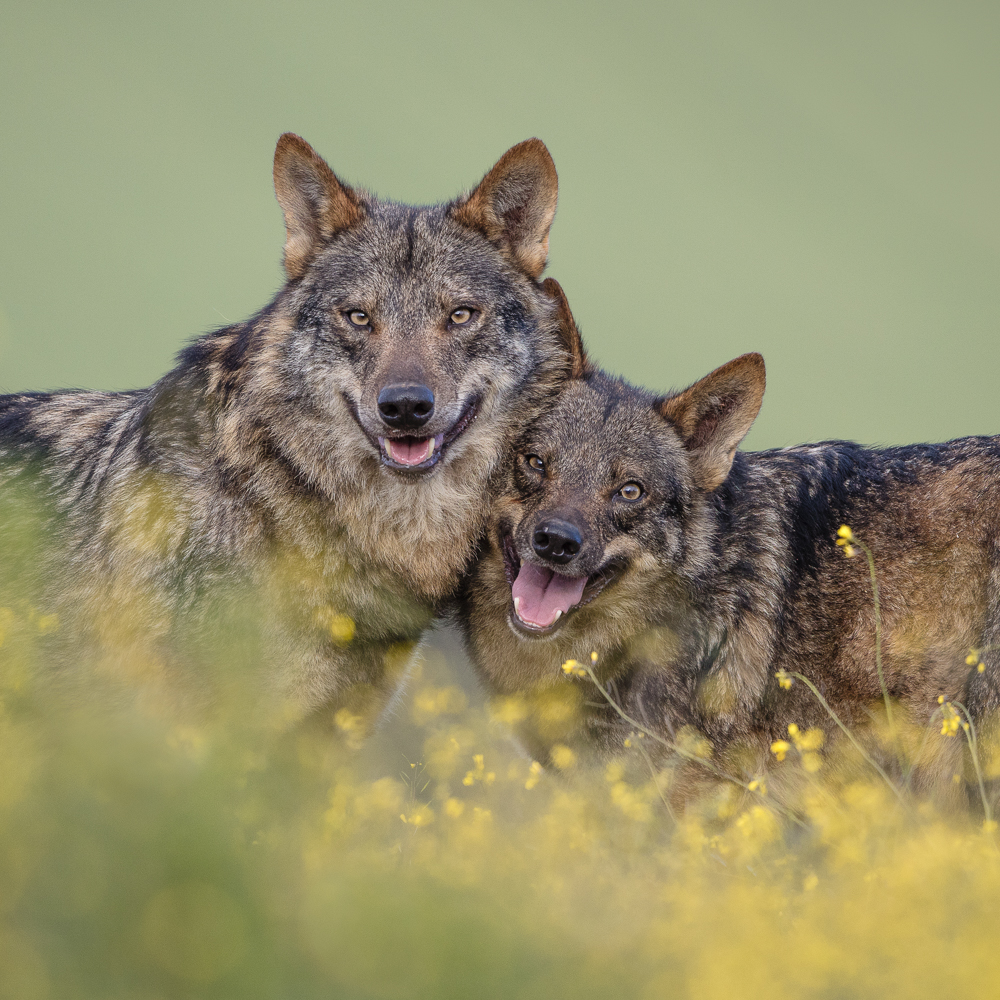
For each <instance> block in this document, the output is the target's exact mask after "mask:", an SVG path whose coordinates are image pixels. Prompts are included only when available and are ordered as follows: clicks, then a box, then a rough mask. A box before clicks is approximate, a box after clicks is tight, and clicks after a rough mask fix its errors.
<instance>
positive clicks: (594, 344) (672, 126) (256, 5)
mask: <svg viewBox="0 0 1000 1000" xmlns="http://www.w3.org/2000/svg"><path fill="white" fill-rule="evenodd" d="M998 37H1000V9H997V8H996V7H995V6H994V5H991V4H985V3H974V2H958V3H944V2H927V3H913V4H908V5H901V4H895V3H890V2H887V0H877V2H875V3H860V2H857V3H856V2H853V0H850V2H844V3H839V4H835V5H820V4H801V3H800V4H795V3H791V2H786V3H759V4H739V3H733V2H720V3H703V4H694V3H664V4H651V3H650V4H644V5H643V4H637V5H632V6H622V5H615V4H610V3H589V4H569V3H563V2H554V3H549V4H544V5H540V4H528V3H520V2H499V3H492V4H486V3H478V2H471V3H469V2H467V3H455V2H452V3H449V2H444V0H432V2H428V3H415V4H402V3H399V2H391V3H390V2H372V3H365V4H341V3H336V2H325V3H321V2H318V0H303V2H291V3H288V4H283V5H279V4H273V3H264V2H258V0H250V2H247V3H240V4H237V3H233V2H230V0H218V2H215V3H212V4H209V5H205V4H195V3H191V2H188V0H178V2H175V3H173V4H169V5H156V6H154V5H136V4H125V3H112V2H102V0H94V2H90V3H86V4H69V3H57V2H52V0H41V2H38V3H34V4H28V3H24V2H12V3H9V4H8V5H6V6H5V8H4V9H3V11H0V88H2V91H0V92H2V95H3V98H2V101H0V107H2V110H0V123H2V127H3V141H2V142H0V177H2V179H3V184H2V186H0V234H2V237H3V238H2V239H0V392H9V391H14V390H22V389H43V388H56V387H60V386H82V387H92V388H102V389H117V388H131V387H136V386H141V385H145V384H148V383H150V382H152V381H153V380H155V379H156V378H158V377H159V376H160V375H161V374H162V373H164V372H165V371H166V370H167V369H168V368H169V367H170V365H171V363H172V358H173V356H174V355H175V353H176V352H177V351H178V350H179V349H180V348H181V347H182V346H183V345H184V344H185V343H186V342H187V341H188V340H189V339H190V338H192V337H194V336H196V335H198V334H199V333H201V332H204V331H206V330H209V329H212V328H214V327H217V326H221V325H224V324H226V323H228V322H230V321H235V320H239V319H242V318H244V317H246V316H247V315H249V314H250V313H251V312H253V311H255V310H256V309H258V308H259V307H261V306H262V305H264V304H265V303H266V302H267V301H268V300H269V299H270V297H271V295H272V294H273V293H274V291H275V290H276V289H277V288H278V287H279V285H280V283H281V281H282V273H281V267H280V257H281V246H282V242H283V228H282V223H281V215H280V211H279V209H278V207H277V204H276V203H275V201H274V196H273V191H272V189H271V177H270V169H271V157H272V155H273V149H274V143H275V140H276V139H277V137H278V135H279V134H280V133H282V132H284V131H295V132H298V133H299V134H301V135H302V136H303V137H305V138H306V139H307V140H308V141H309V142H310V143H311V144H312V145H313V146H314V147H315V148H316V149H317V150H318V151H319V152H320V153H321V154H322V155H323V156H325V157H326V158H327V160H328V161H329V162H330V164H331V166H332V167H333V168H334V170H335V171H337V172H338V174H339V175H340V176H342V177H343V178H344V179H346V180H348V181H350V182H351V183H355V184H358V185H360V186H365V187H368V188H370V189H373V190H375V191H377V192H378V193H379V194H381V195H384V196H388V197H392V198H397V199H399V200H402V201H408V202H415V203H428V202H433V201H440V200H444V199H447V198H450V197H452V196H454V195H456V194H457V193H459V192H460V191H462V190H463V189H467V188H469V187H471V186H472V185H473V184H474V183H475V182H476V181H477V180H478V179H479V178H480V177H481V176H482V174H483V173H484V172H485V171H486V170H487V169H488V168H489V167H490V165H491V164H492V163H493V162H494V161H495V160H496V159H498V158H499V156H500V155H501V154H502V153H503V152H504V151H505V150H506V149H507V148H508V147H509V146H511V145H513V144H514V143H516V142H518V141H520V140H522V139H524V138H527V137H528V136H532V135H537V136H539V137H540V138H542V139H543V140H544V141H545V142H546V144H547V145H548V147H549V149H550V150H551V152H552V155H553V157H554V159H555V162H556V166H557V168H558V170H559V174H560V204H559V210H558V214H557V218H556V222H555V226H554V228H553V232H552V240H551V257H550V267H549V272H548V273H550V274H552V275H553V276H555V277H557V278H558V279H559V280H560V282H561V283H562V285H563V286H564V288H565V289H566V291H567V294H568V296H569V298H570V301H571V303H572V305H573V308H574V311H575V313H576V316H577V319H578V320H579V322H580V325H581V327H582V330H583V334H584V337H585V340H586V342H587V344H588V347H589V349H590V351H591V352H592V354H593V356H594V357H595V358H596V359H597V360H598V361H599V362H600V363H601V364H602V365H604V366H605V367H607V368H609V369H612V370H614V371H617V372H621V373H623V374H624V375H625V376H626V377H628V378H630V379H632V380H634V381H636V382H641V383H643V384H645V385H649V386H651V387H654V388H658V389H667V388H670V387H680V386H683V385H686V384H688V383H689V382H691V381H693V380H694V379H696V378H698V377H700V376H701V375H703V374H705V373H706V372H708V371H709V370H710V369H712V368H714V367H715V366H717V365H719V364H721V363H723V362H725V361H727V360H729V359H730V358H732V357H735V356H736V355H738V354H740V353H743V352H745V351H749V350H759V351H761V352H762V353H763V354H764V356H765V359H766V361H767V365H768V381H769V387H768V391H767V395H766V398H765V402H764V407H763V410H762V412H761V415H760V417H759V419H758V421H757V423H756V424H755V426H754V429H753V431H752V432H751V434H750V436H749V438H748V439H747V442H746V446H747V447H749V448H764V447H773V446H781V445H785V444H791V443H797V442H800V441H806V440H819V439H830V438H851V439H857V440H860V441H864V442H868V443H873V444H877V443H903V442H910V441H924V440H945V439H948V438H951V437H956V436H962V435H967V434H994V433H1000V409H998V407H997V405H996V401H995V396H996V393H995V390H994V385H995V383H996V381H997V376H998V375H1000V364H998V360H997V350H996V343H997V333H998V325H1000V324H998V320H1000V299H998V296H997V275H998V273H1000V269H998V264H1000V237H998V234H1000V197H998V190H1000V187H998V185H997V181H996V164H997V162H998V160H1000V131H998V129H997V127H996V101H997V95H998V94H1000V42H998ZM38 516H39V509H38V507H37V505H36V504H35V503H34V502H33V501H31V500H30V499H28V498H24V497H21V496H19V495H18V496H13V495H12V496H8V497H4V498H0V523H2V530H0V1000H8V998H9V1000H77V998H80V1000H90V998H93V1000H189V998H198V1000H201V998H206V1000H208V998H233V1000H236V998H239V1000H253V998H257V997H260V998H262V1000H263V998H267V1000H286V998H287V1000H311V998H314V997H315V998H317V1000H318V998H329V997H337V998H340V997H343V998H351V1000H354V998H357V1000H368V998H372V1000H375V998H379V1000H381V998H390V1000H394V998H400V1000H410V998H424V997H427V998H447V997H456V998H459V997H468V996H483V997H494V996H495V997H498V998H501V997H502V998H536V997H538V998H542V997H545V998H549V997H574V998H587V997H602V998H608V997H617V996H634V997H637V998H643V1000H645V998H661V997H663V998H668V997H669V998H673V997H678V998H694V1000H702V998H704V1000H710V998H711V1000H714V998H720V1000H729V998H735V997H748V998H755V997H763V996H772V995H787V996H794V997H797V998H798V997H802V998H817V1000H820V998H822V1000H834V998H841V997H843V998H848V997H850V998H855V997H879V998H890V997H900V998H913V997H924V996H939V995H943V994H946V993H948V994H950V993H954V994H955V995H961V996H967V997H980V996H982V997H987V996H993V995H994V993H995V990H996V983H997V982H1000V950H998V949H997V947H996V943H995V937H996V932H995V925H996V920H995V914H996V909H997V900H998V898H1000V841H998V839H997V833H996V827H995V823H994V821H993V819H992V816H991V813H990V812H989V809H988V807H986V808H984V806H983V798H984V795H981V794H980V786H981V785H982V788H983V789H984V791H988V789H989V788H990V787H991V785H992V784H993V783H995V781H996V779H997V778H998V777H1000V772H997V773H994V771H993V768H994V765H993V764H992V763H991V760H996V759H997V758H996V757H995V756H994V755H992V754H991V753H989V752H988V750H989V748H978V749H977V752H976V753H973V752H972V749H973V738H974V736H975V734H974V732H972V731H971V730H966V729H965V728H964V727H963V725H962V722H963V721H964V716H962V715H961V708H960V707H954V706H951V705H950V704H948V703H944V704H943V705H942V706H941V709H940V710H939V712H938V713H937V714H936V715H935V717H934V719H933V720H931V724H930V726H929V727H928V726H923V727H917V728H913V727H912V726H910V725H908V724H907V723H906V722H905V721H904V720H897V722H896V723H895V724H890V721H889V720H888V719H887V718H886V716H885V714H884V713H882V712H881V711H880V710H879V709H878V706H875V707H874V708H873V713H872V722H871V732H870V733H868V735H867V739H868V740H869V741H874V743H875V744H880V745H881V747H882V749H883V750H884V751H885V756H887V757H890V758H892V759H893V761H894V766H893V767H891V768H889V769H888V772H887V773H881V772H880V770H879V768H878V767H876V766H875V764H876V763H878V762H877V761H876V760H874V759H873V758H871V757H867V756H866V752H863V751H862V750H861V749H860V748H858V747H856V746H855V745H854V744H852V743H851V742H850V741H849V740H847V739H846V738H845V739H843V740H840V741H839V742H832V741H831V742H830V743H829V744H827V743H825V742H824V741H823V740H821V738H820V737H819V736H818V735H817V734H816V733H815V732H812V731H806V732H791V733H789V734H788V739H787V740H784V741H780V743H782V744H783V746H781V745H778V744H776V745H775V748H774V749H772V752H771V753H770V754H769V755H767V758H766V759H762V760H760V761H758V762H757V763H756V765H755V767H754V768H751V769H750V770H749V771H748V772H747V773H745V774H740V775H731V774H722V773H719V771H718V769H717V767H716V765H715V763H714V762H713V761H712V760H711V757H710V756H707V755H706V751H705V748H704V746H703V745H702V743H701V742H700V741H699V740H698V738H697V735H696V734H693V733H692V734H687V736H685V737H684V738H683V739H682V740H680V741H679V743H678V745H677V746H674V747H671V748H670V754H669V755H668V757H669V759H667V761H666V763H665V764H664V765H663V766H655V767H653V766H650V765H649V763H648V754H647V751H646V749H645V746H646V743H645V741H647V740H649V739H651V737H649V736H647V735H645V734H643V733H642V732H641V729H640V728H638V727H637V730H636V734H635V738H634V740H630V742H631V743H632V745H631V746H629V747H623V753H622V757H621V760H620V761H618V762H613V763H612V764H610V765H608V766H607V767H602V768H598V769H593V768H588V767H584V766H583V764H582V762H581V761H579V760H577V759H576V758H575V756H574V754H573V753H572V751H570V750H569V748H568V747H566V748H565V753H560V754H557V755H556V757H555V759H556V762H557V765H558V766H557V767H555V768H553V769H552V770H551V771H543V770H541V769H540V768H539V767H538V766H537V765H535V764H534V763H533V761H532V760H531V759H530V758H529V757H526V756H524V754H523V753H522V752H521V751H520V749H519V748H518V747H517V746H516V744H515V743H514V742H513V741H512V740H511V739H510V737H509V731H510V726H511V725H512V724H513V723H515V722H517V721H519V720H521V719H523V718H524V717H525V716H526V715H529V714H533V715H534V716H535V717H536V718H535V721H536V723H537V724H538V725H540V726H542V727H543V728H544V727H549V729H550V731H551V732H552V733H553V734H558V733H559V732H561V731H562V729H565V727H567V726H569V725H571V722H572V717H571V714H570V710H569V709H568V708H567V705H566V703H565V702H563V701H561V700H560V699H559V698H555V699H552V700H547V701H540V702H535V701H530V700H520V699H508V700H504V701H499V702H489V701H488V700H487V699H486V698H485V696H484V695H483V693H482V691H481V690H480V689H479V688H478V686H477V685H476V683H475V681H474V679H473V678H472V677H471V675H470V672H469V669H468V666H467V664H466V663H465V660H464V657H463V655H462V653H461V650H460V648H459V646H458V644H457V641H456V639H455V637H454V635H453V634H452V633H451V632H449V631H448V630H447V629H443V628H442V629H439V630H438V631H436V632H435V633H433V634H432V635H431V637H430V638H429V640H428V642H427V644H426V645H425V647H424V649H423V652H422V655H421V657H420V658H419V660H418V662H417V663H416V664H415V665H414V668H413V670H412V672H411V677H410V679H409V683H408V685H407V687H406V689H405V691H404V692H403V695H402V696H401V698H400V699H399V700H398V702H397V703H396V704H395V705H394V707H393V709H392V711H391V712H390V713H389V715H388V717H387V718H386V719H385V721H384V724H383V726H382V728H381V729H380V730H379V732H378V733H376V735H375V736H374V737H373V738H372V739H370V740H369V741H368V742H367V743H365V744H364V745H363V746H361V747H359V748H351V746H350V744H351V742H352V741H351V739H350V728H351V727H350V719H343V718H342V719H340V720H339V721H338V720H336V719H334V720H328V723H329V725H328V726H327V727H326V728H325V729H324V728H322V727H317V728H315V729H312V728H306V729H296V730H292V731H289V730H288V729H287V728H285V727H282V726H281V725H280V720H276V719H275V718H272V717H271V716H270V715H269V714H268V713H264V714H263V716H262V715H261V714H260V713H256V712H254V711H250V710H248V707H247V695H246V692H247V691H248V690H251V689H253V686H254V683H255V680H256V678H257V677H258V676H259V674H260V672H261V671H263V670H266V666H267V665H266V664H264V663H261V662H260V657H259V653H258V646H257V643H256V640H255V635H254V622H253V620H252V619H251V617H250V616H249V615H246V614H243V615H242V616H241V614H240V613H239V608H238V602H237V606H236V607H235V609H234V610H231V611H230V612H229V613H226V614H221V613H220V617H219V620H218V623H217V628H216V629H215V630H214V633H213V634H211V635H208V636H207V637H199V638H197V640H195V639H192V640H191V641H192V648H191V649H190V650H188V651H187V652H188V653H189V654H190V655H191V656H192V657H194V659H195V661H196V662H197V663H198V664H200V665H201V667H203V669H204V672H205V677H206V678H207V679H208V680H207V683H208V685H209V687H210V688H211V690H212V691H213V692H214V697H213V699H212V700H211V702H210V707H209V708H207V709H203V710H200V711H198V712H191V713H188V712H175V711H172V710H171V709H169V708H168V707H167V705H166V701H165V700H164V699H162V698H160V693H161V687H162V677H161V675H160V672H159V671H158V667H157V664H156V663H155V662H142V663H136V664H135V665H134V666H135V669H134V671H133V672H132V674H131V675H130V676H128V677H123V676H122V675H121V673H120V672H116V673H111V672H108V671H106V670H103V669H102V666H101V663H100V660H99V658H96V659H95V658H93V657H89V656H87V657H85V656H83V655H82V654H81V657H80V662H79V664H78V665H77V668H76V669H71V670H69V671H66V672H64V673H61V674H59V675H58V676H57V677H56V678H53V676H52V671H51V669H50V662H49V652H48V651H49V650H50V649H51V648H52V644H53V643H57V642H58V641H59V639H60V635H61V631H60V622H59V620H58V618H57V617H55V616H54V615H53V614H52V613H51V610H50V609H48V608H46V607H45V602H44V599H43V598H42V597H41V594H40V591H38V590H37V588H36V582H37V581H36V579H35V573H34V571H35V569H36V568H37V566H38V559H39V551H40V546H42V545H44V542H45V539H44V537H43V535H42V533H41V529H40V527H39V523H40V522H39V520H38ZM832 544H833V543H832V541H831V545H832ZM877 556H878V553H876V559H877ZM958 652H959V653H960V654H962V655H964V654H965V653H966V652H967V651H964V650H961V651H958ZM585 662H586V661H584V663H585ZM559 666H560V665H559V664H553V670H554V671H558V669H559ZM808 666H809V665H808V664H805V663H804V664H803V665H802V674H803V676H808V672H809V671H808ZM972 668H973V669H974V665H973V667H972ZM873 669H874V666H873ZM572 670H573V668H570V669H569V671H568V672H567V677H566V678H565V681H566V684H567V688H568V686H569V685H571V684H574V683H577V682H578V681H579V682H584V683H586V682H587V680H586V678H580V677H576V678H574V676H573V675H572ZM790 680H791V681H792V682H793V683H796V684H801V683H804V681H803V680H801V679H799V678H790ZM593 695H594V697H600V696H601V695H600V693H599V692H596V691H595V692H593ZM688 737H690V738H688ZM871 745H872V743H871V742H868V743H865V746H869V747H870V746H871ZM928 757H930V758H940V759H954V760H955V761H956V762H957V763H956V765H955V768H954V776H953V777H952V776H951V772H950V771H949V773H948V774H947V775H946V778H947V782H946V784H947V786H948V787H946V788H943V789H938V790H936V791H935V792H934V793H933V794H918V793H917V792H916V791H914V789H913V787H912V784H913V783H912V781H911V780H910V777H911V776H912V773H913V769H914V767H915V766H916V765H917V764H919V763H920V762H922V761H924V760H926V759H928ZM879 759H880V760H881V759H883V758H882V757H880V758H879ZM691 768H694V769H695V770H696V771H697V773H698V774H700V775H701V776H702V778H703V782H702V785H701V791H700V792H699V794H698V795H696V796H692V797H690V800H689V802H688V805H687V808H684V809H679V808H678V807H677V804H676V801H677V800H676V797H675V796H673V795H672V790H674V789H675V788H676V787H677V785H678V783H680V782H682V781H683V780H685V778H684V775H686V774H688V773H689V772H690V770H691ZM985 798H986V800H987V802H988V800H989V797H988V794H986V795H985ZM956 803H957V804H956Z"/></svg>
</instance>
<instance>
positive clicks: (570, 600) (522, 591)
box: [510, 563, 587, 628]
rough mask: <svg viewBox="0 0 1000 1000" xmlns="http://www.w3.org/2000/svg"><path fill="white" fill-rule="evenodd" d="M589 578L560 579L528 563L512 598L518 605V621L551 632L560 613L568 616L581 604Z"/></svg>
mask: <svg viewBox="0 0 1000 1000" xmlns="http://www.w3.org/2000/svg"><path fill="white" fill-rule="evenodd" d="M586 585H587V577H585V576H558V575H557V574H555V573H553V572H552V570H550V569H542V568H541V567H540V566H533V565H532V564H531V563H525V564H524V565H523V566H522V567H521V571H520V572H519V573H518V574H517V579H516V580H515V581H514V586H513V587H511V588H510V592H511V596H512V597H513V598H514V600H515V601H517V617H518V618H520V619H521V621H523V622H524V623H525V624H526V625H534V626H536V627H537V628H548V627H549V625H551V624H552V623H553V622H555V620H556V613H557V612H559V611H561V612H562V613H563V614H565V613H566V612H567V611H569V609H570V608H571V607H573V605H574V604H579V603H580V598H581V597H583V588H584V587H585V586H586Z"/></svg>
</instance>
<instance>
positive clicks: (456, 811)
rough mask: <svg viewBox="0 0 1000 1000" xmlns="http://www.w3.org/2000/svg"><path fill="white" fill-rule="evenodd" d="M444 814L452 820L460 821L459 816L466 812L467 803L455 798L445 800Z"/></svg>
mask: <svg viewBox="0 0 1000 1000" xmlns="http://www.w3.org/2000/svg"><path fill="white" fill-rule="evenodd" d="M444 812H445V815H446V816H450V817H451V818H452V819H458V817H459V816H461V815H462V813H463V812H465V803H464V802H462V801H461V799H456V798H455V797H454V796H452V797H450V798H447V799H445V802H444Z"/></svg>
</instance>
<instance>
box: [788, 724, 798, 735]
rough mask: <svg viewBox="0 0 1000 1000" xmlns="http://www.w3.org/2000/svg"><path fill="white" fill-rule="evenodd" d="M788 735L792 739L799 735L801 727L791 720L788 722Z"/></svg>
mask: <svg viewBox="0 0 1000 1000" xmlns="http://www.w3.org/2000/svg"><path fill="white" fill-rule="evenodd" d="M788 735H789V736H791V737H792V739H794V738H795V737H796V736H798V735H799V727H798V726H797V725H795V723H794V722H790V723H789V724H788Z"/></svg>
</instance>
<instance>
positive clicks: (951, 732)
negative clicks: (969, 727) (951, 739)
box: [938, 696, 962, 736]
mask: <svg viewBox="0 0 1000 1000" xmlns="http://www.w3.org/2000/svg"><path fill="white" fill-rule="evenodd" d="M938 701H939V703H940V704H941V735H942V736H955V735H956V734H957V733H958V729H959V726H960V725H961V724H962V717H961V716H960V715H959V714H958V712H956V711H955V707H954V706H953V705H952V703H951V702H950V701H944V700H943V696H942V698H939V699H938Z"/></svg>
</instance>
